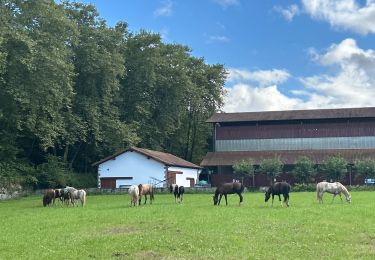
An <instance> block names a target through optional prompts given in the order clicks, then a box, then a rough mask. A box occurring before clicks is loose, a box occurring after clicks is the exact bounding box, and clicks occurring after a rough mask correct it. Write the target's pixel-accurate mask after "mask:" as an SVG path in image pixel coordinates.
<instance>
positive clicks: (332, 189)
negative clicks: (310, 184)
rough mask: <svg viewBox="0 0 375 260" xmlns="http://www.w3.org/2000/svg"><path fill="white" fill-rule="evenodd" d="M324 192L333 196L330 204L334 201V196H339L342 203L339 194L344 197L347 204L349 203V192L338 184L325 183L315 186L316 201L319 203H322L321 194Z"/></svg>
mask: <svg viewBox="0 0 375 260" xmlns="http://www.w3.org/2000/svg"><path fill="white" fill-rule="evenodd" d="M324 192H328V193H331V194H333V197H332V202H333V200H334V199H335V197H336V195H339V196H340V200H341V202H342V198H341V193H343V194H344V195H345V198H346V202H347V203H350V202H351V198H352V197H351V196H350V193H349V191H348V190H347V189H346V188H345V186H344V185H342V184H341V183H340V182H333V183H332V182H326V181H322V182H319V183H318V184H317V185H316V196H317V199H318V202H319V203H323V193H324ZM332 202H331V203H332Z"/></svg>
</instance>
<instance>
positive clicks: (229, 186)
mask: <svg viewBox="0 0 375 260" xmlns="http://www.w3.org/2000/svg"><path fill="white" fill-rule="evenodd" d="M244 189H245V187H244V186H243V184H242V183H240V182H229V183H223V184H221V185H220V186H219V187H217V188H216V191H215V195H214V196H213V199H214V205H220V201H221V197H223V195H224V197H225V203H226V205H228V200H227V194H235V193H236V194H238V196H239V197H240V206H241V204H242V202H243V197H242V194H241V193H242V192H243V191H244ZM219 195H220V198H219Z"/></svg>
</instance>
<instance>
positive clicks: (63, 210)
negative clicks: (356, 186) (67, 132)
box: [0, 192, 375, 259]
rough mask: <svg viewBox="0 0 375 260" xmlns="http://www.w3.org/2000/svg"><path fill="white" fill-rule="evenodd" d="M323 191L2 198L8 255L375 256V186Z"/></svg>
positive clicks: (1, 245) (2, 238) (3, 246)
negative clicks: (75, 204) (277, 195)
mask: <svg viewBox="0 0 375 260" xmlns="http://www.w3.org/2000/svg"><path fill="white" fill-rule="evenodd" d="M315 197H316V196H315V193H312V192H304V193H303V192H302V193H291V200H290V203H291V206H290V207H289V208H285V207H284V208H282V207H280V204H279V203H278V201H275V205H274V207H273V208H272V207H271V206H270V205H268V206H267V204H265V203H264V195H263V194H262V193H245V194H244V204H243V206H241V207H239V206H238V201H239V199H238V196H236V195H230V196H229V197H228V203H229V205H228V206H225V201H224V203H223V201H222V205H221V206H218V207H215V206H213V205H212V195H210V194H185V197H184V202H183V204H175V203H174V198H172V195H169V194H156V196H155V202H154V205H146V206H141V207H138V208H130V207H129V205H130V199H129V196H128V195H105V196H101V195H97V196H88V198H87V205H86V207H84V208H81V207H79V208H67V207H59V206H54V207H49V208H43V207H42V206H41V197H40V196H39V197H37V196H32V197H27V198H22V199H18V200H12V201H3V202H0V214H1V218H2V224H1V232H0V259H301V258H304V259H375V225H374V220H375V210H374V209H375V192H353V193H352V204H350V205H349V204H346V203H342V204H341V203H340V200H339V199H338V198H336V200H335V201H334V202H333V203H332V204H331V203H330V200H331V196H330V195H328V194H326V195H325V196H324V198H325V204H323V205H319V204H317V203H316V200H315Z"/></svg>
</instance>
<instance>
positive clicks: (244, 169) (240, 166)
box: [233, 158, 255, 186]
mask: <svg viewBox="0 0 375 260" xmlns="http://www.w3.org/2000/svg"><path fill="white" fill-rule="evenodd" d="M233 170H234V172H235V173H239V174H247V175H249V176H252V177H253V186H255V184H254V178H255V172H254V161H253V160H252V159H251V158H248V159H246V160H241V161H238V162H236V163H235V164H234V165H233Z"/></svg>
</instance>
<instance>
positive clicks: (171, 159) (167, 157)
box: [92, 147, 201, 169]
mask: <svg viewBox="0 0 375 260" xmlns="http://www.w3.org/2000/svg"><path fill="white" fill-rule="evenodd" d="M126 152H138V153H140V154H143V155H145V156H148V157H150V158H152V159H154V160H156V161H159V162H161V163H163V164H165V165H167V166H177V167H183V168H193V169H200V168H201V167H200V166H198V165H196V164H194V163H191V162H188V161H186V160H184V159H181V158H179V157H177V156H175V155H173V154H170V153H163V152H159V151H153V150H148V149H144V148H137V147H131V148H130V149H127V150H123V151H120V152H118V153H115V154H113V155H111V156H108V157H106V158H104V159H102V160H100V161H98V162H95V163H93V164H92V165H93V166H97V165H99V164H102V163H103V162H106V161H109V160H111V159H113V158H115V157H117V156H119V155H120V154H123V153H126Z"/></svg>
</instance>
